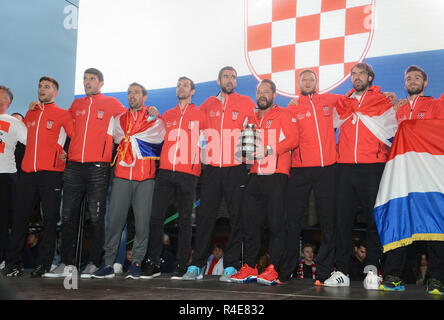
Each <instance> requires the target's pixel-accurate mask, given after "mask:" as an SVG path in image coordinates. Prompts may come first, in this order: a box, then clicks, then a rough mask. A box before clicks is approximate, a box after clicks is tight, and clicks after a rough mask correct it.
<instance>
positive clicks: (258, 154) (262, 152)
mask: <svg viewBox="0 0 444 320" xmlns="http://www.w3.org/2000/svg"><path fill="white" fill-rule="evenodd" d="M255 147H256V151H255V152H253V154H252V156H253V157H254V159H256V160H261V159H263V158H265V157H266V156H268V150H267V148H266V147H265V146H264V145H263V144H262V143H256V144H255Z"/></svg>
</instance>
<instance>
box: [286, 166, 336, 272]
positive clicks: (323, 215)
mask: <svg viewBox="0 0 444 320" xmlns="http://www.w3.org/2000/svg"><path fill="white" fill-rule="evenodd" d="M335 169H336V167H335V165H331V166H326V167H306V168H292V169H291V171H290V179H289V181H288V188H287V196H286V203H287V209H286V210H287V240H286V247H287V252H286V257H285V263H284V264H283V267H282V268H281V277H282V279H288V278H289V276H290V274H291V273H292V272H293V270H295V268H296V267H297V266H298V263H299V250H300V248H299V239H300V237H301V230H302V222H303V217H304V213H305V211H306V209H307V207H308V200H309V196H310V192H311V190H313V191H314V196H315V201H316V214H317V216H318V218H319V221H320V226H321V235H322V240H321V247H320V248H319V251H318V254H317V256H316V263H317V270H316V273H317V274H316V276H317V278H318V279H322V280H325V279H326V278H328V276H329V275H330V273H331V271H332V270H333V264H334V258H335V257H334V249H335V174H336V170H335Z"/></svg>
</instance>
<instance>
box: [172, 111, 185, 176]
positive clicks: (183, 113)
mask: <svg viewBox="0 0 444 320" xmlns="http://www.w3.org/2000/svg"><path fill="white" fill-rule="evenodd" d="M187 108H188V103H187V104H186V105H185V108H184V109H183V112H182V110H180V106H179V110H180V120H179V130H177V137H176V149H175V150H174V159H173V172H175V171H176V157H177V148H178V147H179V138H180V128H181V126H182V120H183V117H184V115H185V112H186V111H187Z"/></svg>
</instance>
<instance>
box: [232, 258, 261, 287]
mask: <svg viewBox="0 0 444 320" xmlns="http://www.w3.org/2000/svg"><path fill="white" fill-rule="evenodd" d="M230 279H231V281H232V282H237V283H246V282H254V281H256V279H257V265H256V266H255V267H254V268H252V267H250V266H249V265H248V264H246V263H245V264H244V266H243V267H242V268H240V270H239V271H238V272H237V273H236V274H235V275H233V276H231V278H230Z"/></svg>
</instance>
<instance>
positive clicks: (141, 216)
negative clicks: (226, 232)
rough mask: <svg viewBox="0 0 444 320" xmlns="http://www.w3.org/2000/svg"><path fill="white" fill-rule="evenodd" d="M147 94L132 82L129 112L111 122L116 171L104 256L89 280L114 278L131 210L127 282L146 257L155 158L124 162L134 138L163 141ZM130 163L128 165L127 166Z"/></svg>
mask: <svg viewBox="0 0 444 320" xmlns="http://www.w3.org/2000/svg"><path fill="white" fill-rule="evenodd" d="M147 97H148V92H147V90H146V89H145V87H144V86H143V85H141V84H139V83H137V82H133V83H131V84H130V86H129V87H128V102H129V110H128V111H126V112H124V113H122V114H119V115H118V116H117V117H116V119H115V121H114V130H113V137H114V142H115V143H116V144H119V148H118V150H117V156H116V161H115V164H116V167H115V172H114V178H113V180H112V189H111V198H110V204H109V215H108V226H107V230H106V233H105V235H106V237H105V245H104V250H105V255H104V263H103V264H102V266H101V267H100V268H99V269H98V270H97V271H95V272H94V273H93V274H92V276H91V277H92V278H98V279H103V278H113V277H114V276H115V274H114V269H113V266H112V265H113V262H114V261H115V259H116V256H117V252H118V248H119V244H120V240H121V234H122V230H123V229H124V227H125V225H126V222H127V218H128V210H129V208H130V207H132V208H133V213H134V220H135V236H134V242H133V246H132V252H133V256H132V261H131V266H130V267H129V270H128V274H127V276H126V278H129V279H139V278H140V273H141V265H142V261H143V258H144V256H145V254H146V250H147V247H148V239H149V225H150V218H151V203H152V200H153V192H154V185H155V183H154V179H155V176H156V164H155V158H154V157H143V158H138V157H136V155H134V154H132V158H130V159H131V160H130V161H126V159H129V158H127V155H129V154H130V152H132V151H130V150H129V149H130V148H131V150H132V147H133V145H132V144H135V143H136V141H134V140H135V139H134V138H133V137H136V135H139V137H140V134H141V133H143V132H147V130H151V131H152V132H153V133H152V134H151V139H152V140H151V141H152V142H154V140H157V143H161V142H162V141H163V137H164V134H165V130H164V125H163V122H162V120H161V119H158V117H150V115H149V112H148V109H147V107H146V106H145V102H146V99H147ZM128 162H129V163H128Z"/></svg>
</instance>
